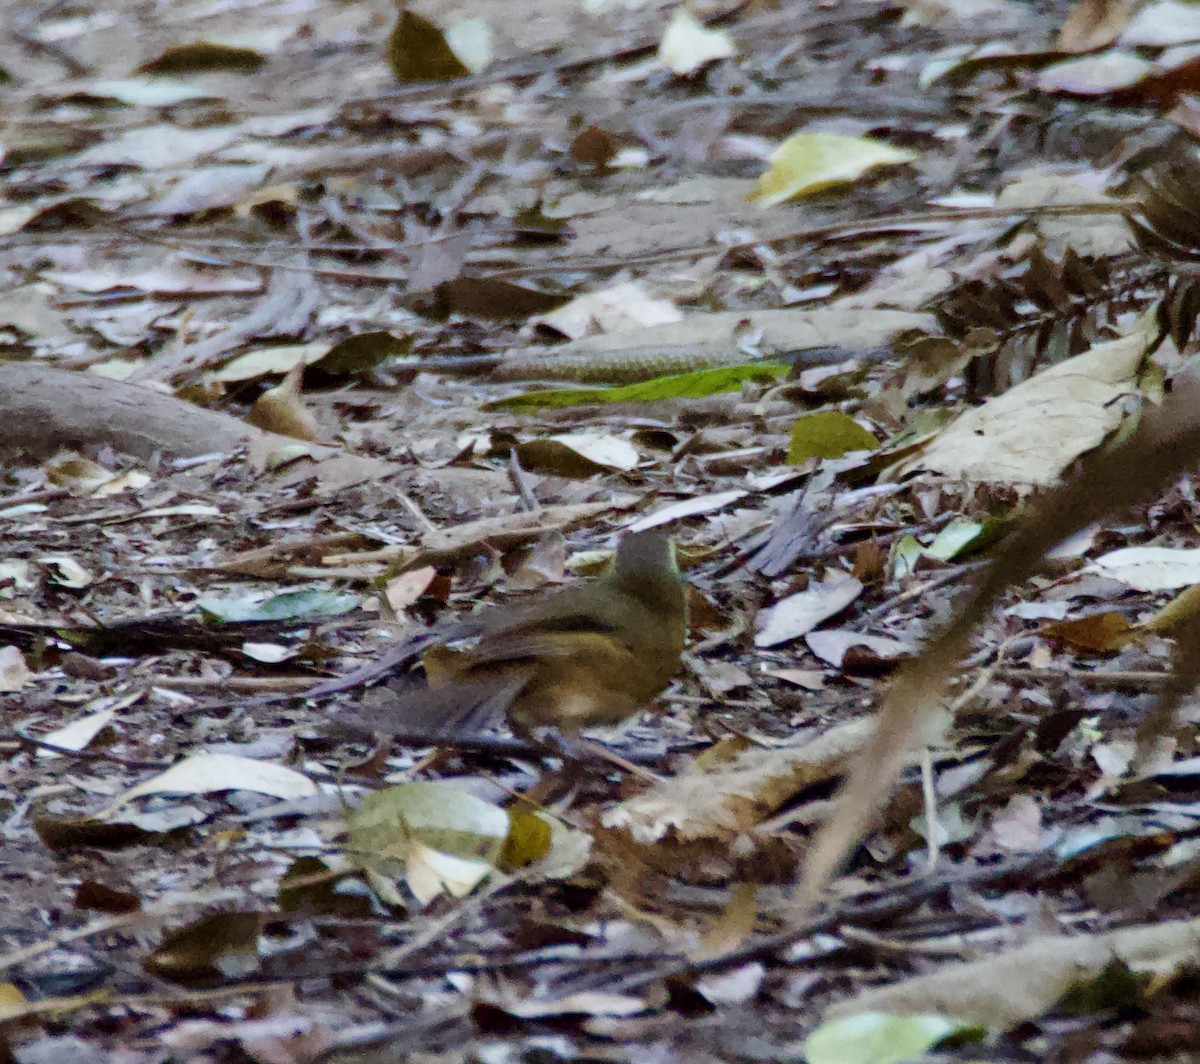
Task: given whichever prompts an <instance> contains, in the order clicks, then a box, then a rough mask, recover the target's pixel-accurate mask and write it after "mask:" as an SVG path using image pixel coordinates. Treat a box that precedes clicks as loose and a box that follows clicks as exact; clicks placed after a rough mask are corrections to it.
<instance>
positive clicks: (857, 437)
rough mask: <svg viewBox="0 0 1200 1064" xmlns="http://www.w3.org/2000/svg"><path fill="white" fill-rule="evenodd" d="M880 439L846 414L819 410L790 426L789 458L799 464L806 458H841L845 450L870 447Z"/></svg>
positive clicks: (870, 449)
mask: <svg viewBox="0 0 1200 1064" xmlns="http://www.w3.org/2000/svg"><path fill="white" fill-rule="evenodd" d="M878 446H879V441H878V440H877V439H876V438H875V437H874V436H873V435H871V433H869V432H868V431H867V430H866V429H864V428H863V427H862V426H861V425H860V424H859V423H858V422H857V421H855V420H854V418H852V417H851V416H850V415H849V414H843V413H842V412H841V411H840V410H818V411H817V412H816V413H815V414H808V415H806V416H805V417H802V418H799V419H798V420H797V421H796V423H795V424H794V425H793V426H792V442H791V445H790V446H789V447H788V461H789V462H790V463H791V464H792V465H799V464H800V463H801V462H803V461H806V460H807V459H809V458H841V456H842V455H844V454H846V453H847V452H848V451H873V450H875V448H877V447H878Z"/></svg>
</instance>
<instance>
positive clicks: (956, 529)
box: [925, 517, 983, 562]
mask: <svg viewBox="0 0 1200 1064" xmlns="http://www.w3.org/2000/svg"><path fill="white" fill-rule="evenodd" d="M982 532H983V524H982V522H980V521H968V520H966V519H965V518H961V517H959V518H956V519H955V520H953V521H951V522H950V523H949V524H948V525H947V526H946V527H945V528H943V529H942V530H941V531H940V532H939V533H938V534H937V535H936V536H934V538H933V542H932V543H930V544H929V546H928V547H926V548H925V553H926V554H928V555H929V556H930V557H931V558H936V559H937V560H938V561H940V562H948V561H950V560H951V559H952V558H957V557H958V556H959V555H960V554H962V552H963V551H965V550H966V549H967V548H968V547H970V546H971V545H972V544H974V542H975V541H976V540H977V539H978V538H979V536H980V534H981V533H982Z"/></svg>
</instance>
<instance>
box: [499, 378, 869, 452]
mask: <svg viewBox="0 0 1200 1064" xmlns="http://www.w3.org/2000/svg"><path fill="white" fill-rule="evenodd" d="M790 368H791V367H790V366H788V365H787V363H785V362H751V363H748V364H746V365H742V366H722V367H720V368H718V369H700V370H695V371H694V372H692V373H672V374H669V375H668V376H666V377H655V378H653V379H652V380H648V381H638V382H637V383H636V384H621V385H617V386H615V387H612V388H551V389H548V390H546V391H539V392H525V393H524V394H522V395H512V396H509V397H508V398H507V399H497V400H496V401H495V402H491V403H488V404H487V406H486V408H485V409H488V410H547V409H555V410H557V409H561V408H563V407H569V406H591V405H592V404H595V403H652V402H655V401H657V400H660V399H701V398H703V397H704V396H706V395H719V394H720V393H722V392H735V391H737V390H738V389H739V388H741V386H742V385H743V384H745V383H747V382H749V383H752V384H769V383H770V382H771V381H775V380H778V379H779V378H780V377H782V376H783V375H784V374H785V373H787V371H788V370H789V369H790ZM872 446H874V444H872Z"/></svg>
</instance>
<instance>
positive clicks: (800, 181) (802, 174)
mask: <svg viewBox="0 0 1200 1064" xmlns="http://www.w3.org/2000/svg"><path fill="white" fill-rule="evenodd" d="M916 157H917V154H916V152H912V151H908V150H907V149H905V148H893V147H892V146H891V145H890V144H885V143H884V142H883V141H879V140H870V139H868V138H865V137H842V136H836V135H835V134H832V133H797V134H796V135H795V136H794V137H788V139H787V140H785V141H784V142H783V143H782V144H781V145H779V147H778V148H777V149H776V151H775V154H774V155H773V156H772V157H771V165H770V167H769V168H768V169H767V171H766V173H764V174H763V175H762V176H761V177H760V178H759V179H758V188H756V189H755V190H754V191H753V192H752V193H750V195H749V196H748V197H747V198H748V199H751V200H757V201H758V202H759V204H760V205H761V206H763V207H774V206H775V205H776V204H778V203H784V202H786V201H787V200H790V199H794V198H795V197H797V196H806V195H809V194H810V193H813V192H819V191H820V190H821V189H825V188H828V187H829V186H830V185H837V184H842V183H844V182H847V181H856V180H857V179H858V178H860V177H862V175H863V174H865V173H866V172H867V171H868V170H873V169H874V168H875V167H877V166H897V165H899V164H900V163H909V162H912V161H913V160H914V159H915V158H916Z"/></svg>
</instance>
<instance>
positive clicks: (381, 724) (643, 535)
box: [369, 531, 688, 749]
mask: <svg viewBox="0 0 1200 1064" xmlns="http://www.w3.org/2000/svg"><path fill="white" fill-rule="evenodd" d="M687 591H688V587H687V582H686V580H685V579H684V577H683V575H682V574H681V572H680V570H679V566H678V563H677V560H676V556H675V548H674V544H673V543H672V542H671V539H670V537H668V536H667V535H665V534H663V533H662V532H657V531H647V532H638V533H632V534H628V535H626V536H624V537H623V538H622V539H621V540H620V542H619V543H618V545H617V549H616V552H615V554H614V556H613V558H612V560H611V561H610V562H609V564H608V566H607V567H606V568H605V570H604V571H603V572H602V573H601V574H600V575H599V576H598V577H597V578H596V579H594V580H592V581H590V582H588V583H585V584H579V585H574V586H571V587H566V588H559V589H556V590H554V591H552V592H549V593H547V594H544V595H541V596H539V597H537V598H536V599H533V600H532V601H529V602H521V603H516V604H513V605H505V606H491V607H489V608H487V609H486V610H484V611H482V612H481V613H480V614H479V615H478V616H477V617H476V618H473V619H472V620H473V622H474V623H471V624H469V629H470V630H471V632H472V633H473V636H474V638H473V641H472V642H470V643H467V644H465V645H456V644H454V643H453V642H451V641H448V642H443V643H437V644H434V645H431V646H430V647H429V648H428V649H427V650H426V651H425V653H424V656H423V658H422V664H423V666H424V669H425V677H426V679H425V683H424V684H419V683H412V682H410V683H408V684H405V685H403V686H401V687H400V688H399V689H392V690H391V691H390V692H388V694H387V695H386V697H385V698H384V699H382V700H379V699H377V700H376V701H375V704H374V705H373V707H372V710H371V713H370V722H369V724H370V727H371V728H372V729H373V730H374V731H376V732H383V733H385V734H386V733H391V734H399V735H405V736H413V735H416V734H420V735H421V736H423V737H427V738H429V739H430V740H436V739H438V738H441V737H448V738H455V739H462V738H464V737H466V736H470V735H472V734H477V733H479V732H481V731H482V730H484V729H485V728H486V727H488V726H489V725H491V724H493V723H496V722H498V721H499V720H500V719H501V718H502V717H504V718H507V721H508V724H509V726H510V728H511V729H512V731H513V732H514V733H515V734H517V735H518V736H520V737H521V738H524V739H526V740H530V741H533V742H535V743H537V744H538V745H546V744H545V742H544V739H545V737H546V735H547V732H548V730H549V733H550V735H551V736H552V735H553V733H558V735H559V736H561V737H568V738H569V737H572V736H574V735H575V734H576V733H577V732H578V731H579V730H580V729H582V728H587V727H592V726H595V725H609V724H617V723H619V722H620V721H623V720H625V719H626V718H627V717H630V716H632V715H633V714H634V713H636V712H638V711H639V710H641V709H644V708H645V707H646V706H647V705H648V704H649V702H650V701H651V700H652V699H654V697H655V696H657V695H658V694H660V693H661V692H662V691H663V690H664V689H665V688H666V687H667V685H668V684H669V683H670V682H671V678H672V677H673V676H674V675H675V673H676V672H677V671H678V669H679V665H680V659H681V655H682V653H683V649H684V644H685V641H686V638H687V627H688V594H687ZM560 749H561V747H560Z"/></svg>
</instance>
